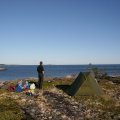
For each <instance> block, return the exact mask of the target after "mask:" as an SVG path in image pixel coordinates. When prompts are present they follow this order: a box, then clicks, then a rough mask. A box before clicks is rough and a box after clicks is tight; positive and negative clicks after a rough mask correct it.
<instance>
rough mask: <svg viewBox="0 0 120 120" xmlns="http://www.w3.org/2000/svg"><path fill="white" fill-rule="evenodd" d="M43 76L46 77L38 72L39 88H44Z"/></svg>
mask: <svg viewBox="0 0 120 120" xmlns="http://www.w3.org/2000/svg"><path fill="white" fill-rule="evenodd" d="M43 78H44V75H43V74H38V88H39V89H42V84H43Z"/></svg>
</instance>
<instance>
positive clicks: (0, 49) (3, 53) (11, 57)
mask: <svg viewBox="0 0 120 120" xmlns="http://www.w3.org/2000/svg"><path fill="white" fill-rule="evenodd" d="M40 60H42V61H43V62H44V64H89V63H93V64H120V0H0V64H2V63H4V64H38V63H39V61H40Z"/></svg>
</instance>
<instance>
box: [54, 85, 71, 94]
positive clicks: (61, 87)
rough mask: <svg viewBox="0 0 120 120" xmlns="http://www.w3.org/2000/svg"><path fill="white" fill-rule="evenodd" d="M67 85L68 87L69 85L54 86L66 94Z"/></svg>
mask: <svg viewBox="0 0 120 120" xmlns="http://www.w3.org/2000/svg"><path fill="white" fill-rule="evenodd" d="M69 87H70V85H56V88H58V89H60V90H63V91H64V92H65V93H67V94H68V92H67V90H68V88H69Z"/></svg>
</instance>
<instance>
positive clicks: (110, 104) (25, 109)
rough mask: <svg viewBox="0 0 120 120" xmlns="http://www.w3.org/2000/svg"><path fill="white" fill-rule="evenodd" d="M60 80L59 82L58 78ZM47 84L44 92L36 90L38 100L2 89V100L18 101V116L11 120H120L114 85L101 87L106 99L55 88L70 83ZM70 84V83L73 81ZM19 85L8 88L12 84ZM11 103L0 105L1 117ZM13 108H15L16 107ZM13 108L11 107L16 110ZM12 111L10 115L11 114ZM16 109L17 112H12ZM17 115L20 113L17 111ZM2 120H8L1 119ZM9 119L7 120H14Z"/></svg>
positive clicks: (118, 95) (119, 101)
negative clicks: (68, 93) (76, 94)
mask: <svg viewBox="0 0 120 120" xmlns="http://www.w3.org/2000/svg"><path fill="white" fill-rule="evenodd" d="M56 79H57V78H56ZM56 79H53V81H52V82H51V81H46V82H45V83H44V85H43V86H44V89H43V90H38V89H36V91H35V92H36V94H37V96H28V95H26V94H25V93H23V92H22V93H16V92H9V91H6V90H3V88H5V87H3V88H1V89H0V100H1V101H4V100H5V99H7V101H9V100H12V101H15V104H16V105H17V106H19V107H18V109H19V110H20V111H19V110H18V112H16V113H15V111H14V114H16V116H17V115H18V116H19V117H17V118H15V117H13V118H12V116H11V118H12V120H14V119H16V120H17V119H18V120H20V119H21V120H119V119H120V86H119V84H118V83H117V84H116V83H113V82H112V81H108V80H102V81H101V82H100V83H99V84H100V86H101V87H102V89H103V91H104V93H105V95H103V96H101V97H98V96H75V97H71V96H68V95H67V94H66V93H64V92H63V91H62V90H59V89H57V88H56V87H55V85H56V84H65V83H67V84H68V83H69V82H68V80H64V79H59V80H58V82H55V81H56ZM70 81H71V80H70ZM13 83H16V82H13V81H12V83H10V82H7V83H6V85H8V84H13ZM7 104H8V103H3V102H0V115H1V116H2V115H3V114H4V113H5V112H6V111H8V109H7ZM13 106H14V105H13ZM13 106H12V107H13ZM2 107H3V108H2ZM12 107H11V106H10V107H9V111H10V110H12ZM13 109H15V108H13ZM16 111H17V110H16ZM1 118H2V119H1V120H5V119H6V118H7V116H6V118H5V117H4V116H2V117H1ZM11 118H10V117H9V116H8V118H7V120H11Z"/></svg>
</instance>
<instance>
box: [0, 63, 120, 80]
mask: <svg viewBox="0 0 120 120" xmlns="http://www.w3.org/2000/svg"><path fill="white" fill-rule="evenodd" d="M94 66H95V67H98V68H99V69H101V70H103V71H105V72H107V73H108V74H109V75H115V76H116V75H120V64H115V65H94ZM6 68H7V69H8V70H6V71H0V81H3V80H15V79H23V78H28V77H37V71H36V68H37V66H35V65H6ZM44 68H45V77H64V76H67V75H71V74H78V73H79V72H84V71H86V70H87V68H88V65H45V66H44Z"/></svg>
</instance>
